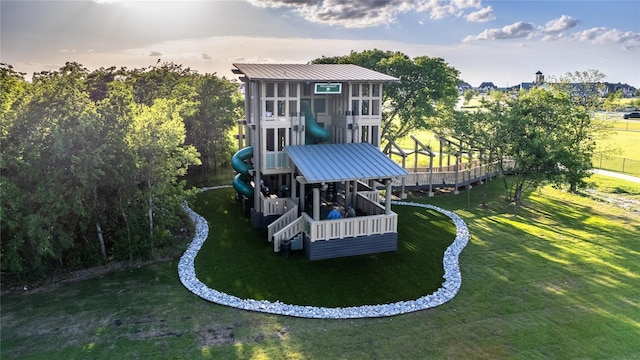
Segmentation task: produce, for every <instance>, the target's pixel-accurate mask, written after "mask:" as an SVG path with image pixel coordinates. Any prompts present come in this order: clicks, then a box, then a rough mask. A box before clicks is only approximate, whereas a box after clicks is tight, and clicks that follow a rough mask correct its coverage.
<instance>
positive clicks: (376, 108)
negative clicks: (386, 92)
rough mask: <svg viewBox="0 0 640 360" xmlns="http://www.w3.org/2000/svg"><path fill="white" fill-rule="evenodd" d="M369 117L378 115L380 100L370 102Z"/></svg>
mask: <svg viewBox="0 0 640 360" xmlns="http://www.w3.org/2000/svg"><path fill="white" fill-rule="evenodd" d="M371 115H380V100H371Z"/></svg>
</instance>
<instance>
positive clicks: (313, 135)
mask: <svg viewBox="0 0 640 360" xmlns="http://www.w3.org/2000/svg"><path fill="white" fill-rule="evenodd" d="M300 111H301V112H303V113H304V126H305V127H306V133H305V139H304V142H305V144H307V145H310V144H317V143H320V142H325V141H327V140H329V130H327V129H325V128H323V127H322V126H320V125H318V123H317V122H316V119H315V118H314V117H313V111H311V106H310V105H309V103H308V102H306V101H301V102H300Z"/></svg>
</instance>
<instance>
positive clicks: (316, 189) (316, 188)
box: [313, 184, 320, 221]
mask: <svg viewBox="0 0 640 360" xmlns="http://www.w3.org/2000/svg"><path fill="white" fill-rule="evenodd" d="M313 220H315V221H319V220H320V184H314V185H313Z"/></svg>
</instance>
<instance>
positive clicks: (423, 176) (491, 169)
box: [393, 159, 513, 187]
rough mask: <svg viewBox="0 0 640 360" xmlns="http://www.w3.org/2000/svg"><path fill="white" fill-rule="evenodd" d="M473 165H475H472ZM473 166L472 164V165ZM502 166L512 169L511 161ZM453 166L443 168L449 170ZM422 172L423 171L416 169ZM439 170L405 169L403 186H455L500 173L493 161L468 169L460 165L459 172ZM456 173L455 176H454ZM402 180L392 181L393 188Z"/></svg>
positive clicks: (496, 163) (497, 165) (399, 184)
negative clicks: (407, 173) (415, 170)
mask: <svg viewBox="0 0 640 360" xmlns="http://www.w3.org/2000/svg"><path fill="white" fill-rule="evenodd" d="M474 164H475V163H474ZM472 165H473V164H472ZM503 166H504V167H505V168H507V169H508V168H510V167H513V160H510V159H506V160H503ZM452 167H453V165H451V166H448V167H443V169H444V168H446V169H447V170H448V169H451V168H452ZM418 170H423V169H418ZM436 170H440V168H434V170H433V172H429V171H428V169H427V171H425V172H413V169H407V171H408V172H409V175H407V177H405V180H404V184H405V186H408V187H410V186H429V185H433V186H436V187H437V186H455V185H457V184H462V183H465V184H466V183H474V182H478V181H481V180H483V179H485V178H486V177H488V176H494V175H496V174H498V173H499V172H500V168H499V161H494V162H492V163H490V164H484V165H479V166H475V167H471V168H468V167H467V164H466V163H465V164H460V167H459V170H458V171H457V172H456V171H439V172H438V171H436ZM456 173H457V175H456ZM401 185H402V180H401V179H399V178H396V179H394V180H393V186H401Z"/></svg>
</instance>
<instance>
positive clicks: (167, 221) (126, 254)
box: [0, 63, 243, 277]
mask: <svg viewBox="0 0 640 360" xmlns="http://www.w3.org/2000/svg"><path fill="white" fill-rule="evenodd" d="M0 84H1V85H0V125H1V131H2V133H1V144H0V146H1V156H2V158H1V160H0V192H1V194H2V196H1V197H0V204H1V206H0V236H1V239H2V243H1V244H2V246H1V270H2V272H3V274H5V275H9V276H12V275H16V276H20V277H39V276H42V275H43V274H46V273H48V272H51V271H54V270H57V269H62V270H68V269H74V268H79V267H87V266H94V265H98V264H102V263H105V262H108V261H113V260H132V259H147V258H151V257H153V256H154V251H158V249H160V248H162V247H163V246H165V245H166V244H167V243H169V242H171V241H173V239H175V235H179V234H180V233H181V232H184V231H185V229H184V228H183V226H184V224H188V221H186V220H185V219H181V218H180V217H181V216H184V215H183V212H182V211H181V210H180V207H181V202H182V201H183V200H184V199H186V198H188V197H189V196H190V195H192V194H193V193H194V190H193V189H189V188H188V187H187V186H186V184H185V181H184V176H185V175H186V174H187V171H189V172H191V173H195V174H196V175H197V176H202V177H204V178H205V180H204V181H206V177H208V176H210V175H212V174H215V172H216V169H217V168H218V167H219V166H220V165H221V164H226V163H225V161H227V160H228V158H229V157H230V154H231V152H232V142H231V139H230V138H229V136H228V134H229V130H230V129H231V128H232V127H233V126H234V125H235V123H236V121H237V119H238V118H239V117H240V116H241V114H242V104H243V102H242V99H241V96H240V94H239V91H238V85H237V83H235V82H233V81H230V80H227V79H226V78H219V77H217V76H215V74H213V75H211V74H204V75H202V74H198V73H197V72H195V71H192V70H190V69H188V68H183V67H182V66H181V65H176V64H173V63H164V64H158V65H157V66H152V67H148V68H141V69H127V68H120V69H117V68H115V67H111V68H100V69H98V70H95V71H88V70H87V69H86V68H84V67H83V66H82V65H80V64H77V63H67V64H66V65H65V66H64V67H62V68H60V69H59V70H57V71H44V72H40V73H36V74H34V76H33V78H32V79H31V81H30V82H29V81H27V80H26V79H25V78H24V74H22V73H18V72H16V71H14V70H13V68H12V67H11V66H10V65H7V64H2V65H1V66H0ZM227 162H228V161H227ZM180 224H182V225H180Z"/></svg>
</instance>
